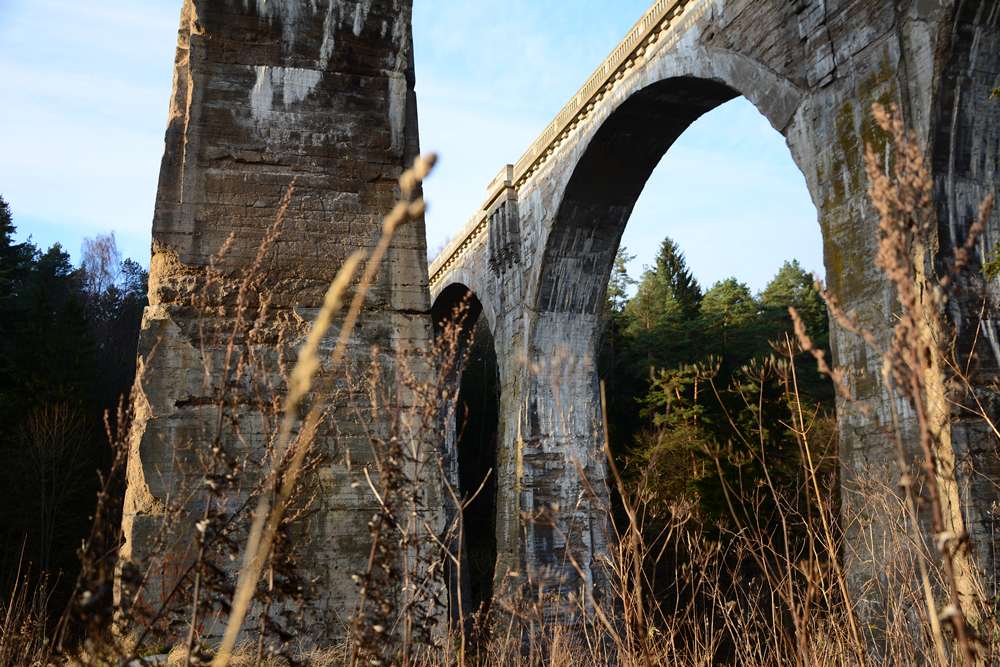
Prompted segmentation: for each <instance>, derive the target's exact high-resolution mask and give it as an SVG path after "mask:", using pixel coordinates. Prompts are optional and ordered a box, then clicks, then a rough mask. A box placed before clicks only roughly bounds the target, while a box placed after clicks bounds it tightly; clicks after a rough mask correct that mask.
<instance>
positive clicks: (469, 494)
mask: <svg viewBox="0 0 1000 667" xmlns="http://www.w3.org/2000/svg"><path fill="white" fill-rule="evenodd" d="M455 422H456V423H455V430H456V433H457V434H458V447H457V449H458V480H459V490H460V491H461V497H462V499H463V500H464V501H465V502H466V503H467V505H466V507H465V509H464V510H463V526H464V544H463V547H464V548H463V552H464V556H465V573H464V577H463V578H465V579H467V581H468V589H467V590H468V609H470V610H472V611H473V612H475V611H479V610H480V609H486V608H488V607H489V604H490V600H491V599H492V598H493V576H494V574H495V570H496V560H497V539H496V516H497V476H496V466H497V444H498V437H499V429H498V427H499V424H500V383H499V373H498V367H497V358H496V352H495V347H494V344H493V336H492V335H491V334H490V329H489V326H487V324H486V321H485V318H482V317H480V318H479V322H477V323H476V325H475V327H474V329H473V334H472V340H471V342H470V348H469V356H468V359H467V360H466V363H465V370H464V372H463V373H462V381H461V388H460V390H459V394H458V410H457V412H456V415H455Z"/></svg>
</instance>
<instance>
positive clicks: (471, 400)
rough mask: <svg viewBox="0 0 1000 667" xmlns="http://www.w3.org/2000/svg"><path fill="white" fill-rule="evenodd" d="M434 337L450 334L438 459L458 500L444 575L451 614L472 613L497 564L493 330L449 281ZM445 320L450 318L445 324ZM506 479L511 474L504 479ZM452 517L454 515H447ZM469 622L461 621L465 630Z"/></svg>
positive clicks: (479, 308) (488, 594) (436, 306)
mask: <svg viewBox="0 0 1000 667" xmlns="http://www.w3.org/2000/svg"><path fill="white" fill-rule="evenodd" d="M431 314H432V319H433V322H434V334H435V336H436V337H439V336H447V335H457V336H458V340H457V341H455V342H456V343H457V345H456V348H455V349H456V356H457V359H452V360H449V362H450V363H455V364H456V365H455V367H454V369H455V370H454V372H455V377H453V378H452V381H453V382H454V385H453V386H457V388H458V393H457V397H456V400H455V405H454V408H453V409H452V410H449V414H448V415H447V416H446V420H447V423H446V425H445V440H446V442H445V459H446V468H447V469H448V470H449V475H448V476H449V481H450V483H451V484H452V487H453V488H454V489H455V491H456V492H457V494H458V496H459V498H461V500H462V502H463V503H464V506H463V507H462V508H461V510H459V508H456V507H452V508H450V510H451V512H454V513H457V512H459V511H461V514H462V517H461V518H462V521H461V522H460V523H458V524H457V525H460V526H461V531H460V535H459V536H458V538H457V539H456V540H455V542H454V543H453V547H452V548H453V550H454V552H455V553H457V554H458V555H459V558H460V559H461V563H462V566H461V568H458V569H457V570H456V569H455V568H452V571H451V573H450V575H449V578H450V582H449V590H450V594H451V607H452V614H453V616H454V617H455V618H456V620H457V618H459V617H458V610H459V609H460V608H461V610H462V611H463V612H464V618H465V619H467V623H468V621H469V620H470V619H471V618H472V614H473V613H474V612H476V611H478V610H480V609H482V608H484V607H485V608H488V607H489V606H490V604H491V602H492V598H493V589H494V579H495V577H496V568H497V553H498V549H497V542H498V531H497V527H498V516H497V489H498V468H499V466H498V460H497V457H498V446H499V440H500V437H499V434H500V418H501V415H500V379H499V366H498V364H497V351H496V344H495V341H494V333H493V332H494V329H493V327H492V326H491V324H490V321H489V318H488V317H487V316H486V309H485V308H484V307H483V304H482V302H481V301H480V300H479V298H478V297H477V296H476V294H475V292H473V291H472V290H471V289H469V288H468V287H467V286H466V285H464V284H462V283H457V282H456V283H451V284H449V285H448V286H447V287H445V288H444V289H442V290H441V291H440V293H438V294H437V296H436V298H435V299H434V303H433V306H432V308H431ZM449 324H451V325H457V328H455V329H449ZM504 481H506V482H508V483H509V482H510V481H511V480H504ZM453 516H454V515H453ZM469 629H471V626H470V627H469V628H466V630H469Z"/></svg>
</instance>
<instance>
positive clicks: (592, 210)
mask: <svg viewBox="0 0 1000 667" xmlns="http://www.w3.org/2000/svg"><path fill="white" fill-rule="evenodd" d="M741 96H742V97H744V98H746V99H747V100H748V101H749V102H750V103H751V104H752V105H753V106H754V107H755V108H756V109H757V111H759V112H760V113H761V114H762V115H763V116H764V117H765V118H766V119H767V120H768V122H769V123H770V124H771V126H772V127H773V128H774V129H775V130H777V131H778V132H779V133H780V134H782V135H783V136H785V138H786V141H788V145H789V150H790V153H791V156H792V160H793V161H794V162H795V164H796V166H797V167H798V168H799V170H800V171H801V172H802V174H803V176H804V177H805V179H806V184H807V187H808V189H809V194H810V197H811V198H812V200H813V202H814V203H817V202H819V201H821V198H822V195H821V194H820V193H819V191H818V188H817V184H816V182H815V179H813V178H811V176H812V175H814V174H815V173H816V169H815V165H814V164H811V163H810V158H809V157H808V156H806V155H804V153H807V152H808V151H807V147H806V146H798V145H796V144H797V142H795V141H792V140H790V138H789V136H788V130H789V128H790V126H791V125H792V120H793V118H794V116H795V113H796V111H797V110H798V108H799V106H800V104H801V102H802V97H803V94H802V91H801V90H800V89H799V88H798V87H797V86H796V85H795V84H794V83H793V82H791V81H789V80H787V79H785V78H783V77H780V76H778V75H777V74H775V73H774V72H772V71H771V70H770V69H769V68H767V67H765V66H764V65H762V64H760V63H758V62H756V61H754V60H752V59H750V58H749V57H747V56H744V55H741V54H737V53H734V52H730V51H726V50H722V49H710V48H705V47H696V48H694V49H692V53H691V54H690V56H689V57H685V58H655V59H651V60H650V61H648V62H647V63H646V64H645V66H644V67H643V69H642V70H641V71H639V72H637V73H636V75H635V77H633V78H632V79H631V80H629V82H628V85H627V86H621V90H616V92H615V95H614V98H613V99H611V100H609V101H608V103H606V104H604V105H602V107H601V108H600V109H595V114H594V118H593V120H592V121H591V122H590V123H589V124H588V125H587V127H586V128H581V129H582V130H583V131H582V132H581V135H580V137H579V139H577V140H576V142H575V144H576V146H575V148H574V149H573V153H572V154H571V155H567V156H565V157H564V158H563V159H561V160H560V164H559V166H558V167H556V168H555V169H553V172H552V173H551V174H549V176H550V177H551V178H552V181H553V182H554V183H555V185H553V186H552V187H551V189H550V191H549V192H546V193H544V195H543V196H544V198H545V199H546V200H547V201H549V202H555V205H554V206H552V207H551V210H553V211H554V214H552V215H549V216H546V220H545V222H544V224H545V229H544V231H543V232H542V234H541V239H542V242H541V243H539V247H538V249H537V252H538V253H539V257H538V260H539V261H538V264H537V266H538V267H539V272H538V276H537V281H535V282H534V283H533V284H532V285H531V286H530V288H529V292H528V293H527V294H526V295H525V296H526V299H527V300H528V302H529V303H532V304H533V305H534V306H535V308H536V309H537V310H538V312H540V313H544V312H549V311H555V312H560V311H568V312H577V313H580V314H593V313H594V312H597V311H596V310H594V309H595V308H598V310H599V304H600V303H601V300H602V299H603V295H604V290H605V288H606V286H607V278H608V276H609V275H610V271H611V263H612V262H613V260H614V255H615V252H616V251H617V248H618V241H619V240H620V238H621V233H622V232H623V231H624V228H625V224H626V223H627V221H628V219H629V216H630V215H631V213H632V209H633V207H634V206H635V203H636V201H637V200H638V198H639V195H640V194H641V193H642V190H643V188H644V187H645V184H646V181H647V180H648V179H649V176H650V175H651V174H652V172H653V170H654V169H655V168H656V166H657V164H659V162H660V160H661V158H662V157H663V156H664V155H665V154H666V153H667V152H668V151H669V149H670V147H671V146H672V145H673V143H674V142H675V141H676V140H677V139H678V138H679V137H680V136H681V134H683V133H684V131H685V130H687V128H688V127H690V125H691V124H692V123H694V122H695V121H696V120H697V119H698V118H699V117H701V116H702V115H704V114H706V113H709V112H711V111H712V110H714V109H716V108H718V107H719V106H721V105H722V104H724V103H726V102H728V101H730V100H732V99H735V98H737V97H741ZM611 237H613V239H614V240H613V242H611V243H609V242H608V241H609V240H610V238H611ZM609 248H610V255H607V253H606V251H607V250H608V249H609ZM574 268H575V270H574ZM566 271H570V272H572V273H575V274H577V277H578V278H579V277H582V278H583V280H582V281H567V280H565V279H564V278H561V276H562V275H563V274H564V272H566Z"/></svg>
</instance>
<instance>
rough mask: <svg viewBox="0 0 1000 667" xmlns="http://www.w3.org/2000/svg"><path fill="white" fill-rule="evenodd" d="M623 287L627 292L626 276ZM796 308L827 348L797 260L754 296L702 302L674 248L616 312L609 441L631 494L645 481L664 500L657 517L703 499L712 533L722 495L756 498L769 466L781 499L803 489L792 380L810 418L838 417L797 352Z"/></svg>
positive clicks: (740, 290)
mask: <svg viewBox="0 0 1000 667" xmlns="http://www.w3.org/2000/svg"><path fill="white" fill-rule="evenodd" d="M619 268H623V263H622V264H621V265H619ZM626 275H627V274H626ZM615 280H616V282H617V285H618V286H621V285H627V284H628V283H627V282H626V280H625V276H624V275H623V272H619V274H618V275H617V276H616V277H615ZM616 294H617V292H616ZM789 307H795V308H796V309H797V310H798V311H799V313H800V314H801V315H802V317H803V319H804V321H805V323H806V326H807V329H808V331H809V333H810V335H811V337H812V338H813V340H814V341H815V342H816V343H817V344H818V345H820V346H827V345H828V340H829V334H828V325H827V316H826V306H825V304H824V303H823V300H822V297H821V295H820V293H819V291H818V289H817V287H816V284H815V281H814V280H813V278H812V277H811V276H810V275H809V274H808V273H806V272H805V271H804V270H803V269H802V267H801V266H800V265H799V263H798V262H797V261H790V262H785V263H784V265H783V266H782V267H781V269H780V270H779V271H778V272H777V274H776V275H775V276H774V278H773V279H772V280H771V282H770V283H768V285H767V286H766V287H765V288H764V290H763V291H762V292H761V293H760V294H759V295H758V296H757V297H754V295H753V294H752V293H751V291H750V289H749V287H747V285H746V284H744V283H741V282H740V281H738V280H737V279H736V278H727V279H725V280H721V281H719V282H717V283H716V284H715V285H713V286H712V287H711V288H710V289H709V290H708V291H707V292H705V293H704V294H702V293H701V289H700V287H699V286H698V284H697V281H695V279H694V278H693V276H692V275H691V273H690V271H689V270H688V268H687V266H686V264H685V263H684V258H683V254H682V253H681V252H680V250H679V248H678V247H677V246H676V244H675V243H673V242H672V241H670V240H669V239H667V240H666V241H665V242H664V244H663V246H662V247H661V252H660V256H659V257H658V260H657V263H656V265H655V266H654V267H652V268H651V269H648V270H647V271H646V272H645V273H644V274H643V276H642V279H641V280H640V281H639V284H638V288H637V290H636V293H635V296H634V297H632V298H631V299H630V300H628V302H627V303H626V304H625V305H624V307H622V308H620V309H618V310H616V311H614V313H615V314H614V317H612V319H611V321H610V322H609V324H608V327H607V334H606V336H605V339H604V341H603V344H602V349H601V355H600V368H601V373H602V377H604V378H605V382H606V384H607V387H608V392H607V393H608V420H609V429H610V435H611V439H612V440H611V441H612V446H613V447H614V449H615V454H616V457H617V458H618V459H619V461H620V462H621V463H622V465H623V467H624V468H625V469H626V470H627V471H628V474H629V475H630V476H632V482H633V484H638V481H637V480H638V478H642V480H643V481H642V487H643V488H644V489H645V492H646V493H647V494H651V496H652V497H655V498H656V500H657V502H656V503H652V504H651V506H652V505H656V506H658V507H669V506H670V505H671V503H674V502H677V501H679V500H681V499H687V500H694V501H695V502H696V506H697V507H698V508H699V510H700V515H701V517H702V518H703V519H705V521H706V525H711V524H713V523H715V522H719V521H722V520H724V519H725V518H726V515H727V513H728V511H729V510H728V509H727V506H726V504H725V498H726V494H725V493H724V492H723V489H724V488H729V489H731V490H733V492H735V493H737V494H738V495H739V494H742V492H743V491H744V490H747V489H752V488H753V484H756V483H757V482H759V480H760V479H761V478H762V475H763V469H764V464H765V462H767V463H768V465H769V469H772V472H773V475H772V481H774V483H775V484H777V486H778V487H780V489H779V491H781V492H792V491H791V490H792V489H794V488H795V486H796V484H797V483H798V478H797V474H798V471H799V470H800V466H799V461H798V458H797V456H798V453H797V452H798V450H797V445H795V442H794V441H793V440H790V439H789V437H790V436H789V430H788V428H787V427H786V425H787V424H788V423H790V422H789V420H790V407H791V405H792V398H791V394H793V393H794V392H793V391H792V389H793V386H792V383H791V381H790V377H791V375H792V374H791V371H792V370H794V371H795V373H794V376H795V383H794V388H797V390H798V396H799V398H800V399H801V403H802V409H803V410H804V411H805V412H806V413H808V414H810V415H812V416H821V415H823V414H830V413H832V407H833V392H832V388H831V387H830V384H829V382H828V381H827V380H826V379H825V378H822V377H821V376H820V375H819V374H818V372H817V371H816V369H815V363H814V362H813V360H812V359H811V358H810V357H808V355H802V354H797V353H796V350H797V348H795V346H794V344H793V341H794V336H793V326H792V321H791V318H790V316H789V314H788V309H789ZM789 344H792V349H791V351H792V353H793V358H794V366H793V365H792V363H791V362H790V361H789V360H788V358H787V357H788V351H789ZM782 351H783V352H782ZM796 405H797V404H796Z"/></svg>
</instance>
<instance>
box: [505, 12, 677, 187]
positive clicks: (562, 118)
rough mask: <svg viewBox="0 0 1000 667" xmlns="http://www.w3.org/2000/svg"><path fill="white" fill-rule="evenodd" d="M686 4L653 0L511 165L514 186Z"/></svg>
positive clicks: (621, 74)
mask: <svg viewBox="0 0 1000 667" xmlns="http://www.w3.org/2000/svg"><path fill="white" fill-rule="evenodd" d="M687 4H688V0H657V2H654V3H653V6H652V7H650V8H649V9H648V10H647V11H646V13H645V14H644V15H643V17H642V18H641V19H639V21H638V22H637V23H636V24H635V25H634V26H632V29H631V30H629V32H628V34H627V35H626V36H625V39H623V40H622V41H621V42H620V43H619V44H618V46H616V47H615V49H614V51H612V52H611V54H610V55H609V56H608V57H607V58H605V60H604V62H603V63H601V64H600V66H599V67H598V68H597V69H596V70H594V73H593V74H591V75H590V78H588V79H587V82H586V83H584V84H583V86H581V87H580V89H579V90H578V91H577V92H576V95H574V96H573V97H572V98H570V101H569V102H568V103H567V104H566V106H564V107H563V108H562V110H561V111H559V113H558V114H556V117H555V119H554V120H553V121H552V122H551V123H549V125H548V127H546V128H545V129H544V130H543V131H542V133H541V134H540V135H539V136H538V138H537V139H535V141H534V143H532V144H531V146H529V147H528V150H526V151H525V152H524V154H523V155H522V156H521V159H519V160H518V161H517V162H516V163H515V164H514V182H515V183H517V184H520V183H521V182H523V180H524V178H525V176H526V175H527V172H528V171H529V170H530V169H531V168H532V167H533V166H534V165H535V163H536V162H538V161H539V159H540V158H541V157H542V156H543V155H545V153H546V151H548V150H549V149H550V148H555V146H554V145H553V144H555V143H556V142H557V141H560V140H561V139H563V138H565V134H566V130H567V129H568V128H569V126H570V125H571V124H572V123H573V122H574V121H575V120H576V117H577V115H578V114H579V113H580V111H581V110H583V109H584V108H585V107H586V106H587V105H588V104H591V103H593V102H596V101H599V99H600V98H602V97H603V96H604V93H606V92H607V86H608V84H609V83H612V82H613V81H614V80H616V78H617V79H620V78H621V76H623V75H624V71H622V65H623V64H625V63H626V62H627V61H628V60H629V59H630V58H631V57H632V56H634V55H636V52H637V51H638V50H639V49H642V50H643V52H645V49H646V48H647V47H648V46H650V45H651V44H647V43H646V42H647V40H648V39H649V38H650V37H651V36H654V35H658V33H660V32H665V31H666V30H667V29H669V27H670V24H671V22H672V19H674V18H676V17H678V16H680V14H681V12H683V11H684V7H685V6H686V5H687ZM639 55H641V54H639ZM595 98H597V99H595Z"/></svg>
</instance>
